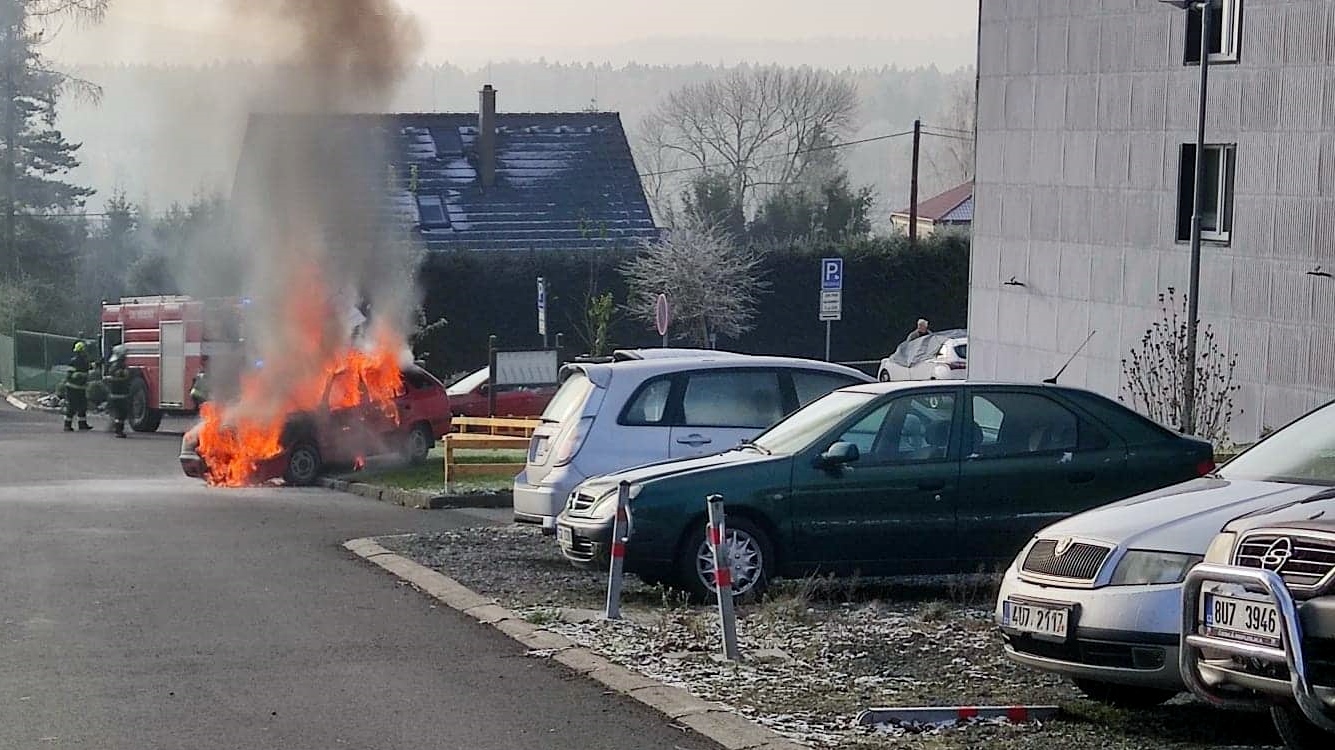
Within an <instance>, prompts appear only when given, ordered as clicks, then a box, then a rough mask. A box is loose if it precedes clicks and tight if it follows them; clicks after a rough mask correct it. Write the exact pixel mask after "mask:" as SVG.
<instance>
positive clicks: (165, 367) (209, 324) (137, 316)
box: [101, 296, 244, 432]
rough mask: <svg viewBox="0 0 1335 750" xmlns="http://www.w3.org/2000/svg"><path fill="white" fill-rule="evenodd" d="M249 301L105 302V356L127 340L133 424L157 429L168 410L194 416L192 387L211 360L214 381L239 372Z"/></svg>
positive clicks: (213, 386) (125, 299)
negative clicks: (224, 374)
mask: <svg viewBox="0 0 1335 750" xmlns="http://www.w3.org/2000/svg"><path fill="white" fill-rule="evenodd" d="M243 307H244V302H243V301H240V300H236V299H194V298H191V297H183V296H155V297H123V298H121V300H120V301H119V302H103V303H102V342H101V344H102V356H103V357H104V358H105V357H109V356H110V355H111V348H112V347H114V346H116V345H117V344H124V345H125V348H126V361H127V364H128V365H129V368H130V374H131V380H130V426H131V427H132V428H133V429H134V430H135V431H137V432H152V431H154V430H156V429H157V428H158V425H159V424H160V423H161V422H162V415H163V414H194V413H195V412H196V408H195V403H194V401H193V400H192V399H191V398H190V386H191V384H192V383H193V382H194V379H195V375H196V374H197V373H198V372H199V371H200V369H201V367H202V366H203V358H208V376H207V377H208V380H209V386H210V388H211V389H212V390H213V391H214V392H216V391H217V386H218V380H219V378H218V376H219V375H221V374H223V373H229V372H230V373H234V372H236V371H237V368H238V367H239V365H240V362H241V357H242V356H243V350H242V338H241V318H242V310H243Z"/></svg>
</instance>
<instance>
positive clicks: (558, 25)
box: [50, 0, 978, 66]
mask: <svg viewBox="0 0 1335 750" xmlns="http://www.w3.org/2000/svg"><path fill="white" fill-rule="evenodd" d="M399 4H400V6H401V7H402V8H404V9H405V10H407V11H408V12H410V13H412V14H413V15H415V16H416V17H417V18H418V19H419V21H420V23H421V28H422V31H423V34H424V37H425V41H426V45H425V50H424V54H423V58H424V61H428V62H455V63H459V64H462V65H465V66H467V65H480V64H484V63H485V62H487V61H488V60H498V61H499V60H506V59H515V58H536V57H539V56H546V57H547V58H549V59H553V60H558V59H560V60H565V59H588V60H592V61H600V60H599V59H598V58H599V57H600V56H601V57H603V58H606V59H612V58H616V57H621V58H624V57H627V56H628V55H632V54H633V47H634V44H633V43H634V42H637V41H639V40H646V39H662V38H678V37H705V36H708V37H727V38H730V39H735V40H738V41H743V40H765V41H770V42H796V41H800V40H806V39H812V38H823V39H824V40H826V41H828V40H829V39H830V38H847V39H852V38H859V39H886V40H893V39H901V40H926V39H931V38H936V37H943V36H959V35H969V36H972V35H973V34H974V33H975V31H976V28H977V12H978V10H977V9H978V0H932V1H931V2H922V1H921V0H671V1H670V2H665V1H664V0H500V1H499V2H486V1H483V2H479V1H478V0H470V1H469V2H457V1H456V0H399ZM227 5H228V0H186V1H183V0H111V8H110V11H109V13H108V17H107V20H106V22H105V23H104V24H103V25H102V26H101V27H99V28H89V29H84V28H65V29H63V30H62V32H61V34H60V35H59V36H58V37H57V39H56V41H55V42H54V43H53V44H52V47H51V50H50V51H51V53H52V54H53V56H55V57H57V58H58V59H62V60H64V61H66V62H73V63H92V62H169V63H183V62H192V61H193V62H207V61H208V60H209V59H216V58H218V57H246V56H254V52H253V51H252V50H254V49H255V44H254V43H253V42H246V41H245V40H244V38H243V37H241V36H240V35H239V34H238V32H237V31H236V30H235V25H234V24H231V23H229V21H228V19H229V14H228V12H227V10H226V8H227ZM628 47H629V48H630V49H627V48H628ZM706 49H707V48H706ZM657 52H659V53H660V54H659V55H656V56H661V49H659V50H657ZM681 54H683V55H691V54H696V52H695V51H694V50H692V49H691V48H683V49H682V52H681ZM719 54H723V51H722V50H720V51H719ZM690 61H692V60H679V61H677V62H690ZM613 62H618V60H615V59H614V60H613ZM950 62H951V63H953V62H954V61H950Z"/></svg>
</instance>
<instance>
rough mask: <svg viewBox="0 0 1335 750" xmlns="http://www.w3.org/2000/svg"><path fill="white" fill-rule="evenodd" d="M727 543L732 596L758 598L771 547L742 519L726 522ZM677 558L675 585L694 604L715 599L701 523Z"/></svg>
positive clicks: (771, 555) (709, 554) (767, 572)
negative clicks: (730, 566) (693, 601)
mask: <svg viewBox="0 0 1335 750" xmlns="http://www.w3.org/2000/svg"><path fill="white" fill-rule="evenodd" d="M726 525H727V529H726V534H727V542H728V544H729V545H731V550H732V595H733V596H734V597H741V596H745V595H747V594H754V595H757V596H759V595H760V594H762V593H764V591H765V589H766V588H767V587H768V586H769V579H770V574H771V572H772V571H773V567H774V547H773V545H772V544H770V540H769V537H768V536H767V535H766V534H765V532H763V531H761V530H760V528H759V527H758V526H756V524H754V523H752V522H751V521H750V520H748V519H746V518H744V517H736V518H729V519H728V520H727V524H726ZM698 526H699V528H697V529H696V530H695V531H694V532H693V533H691V534H690V536H689V537H688V538H687V541H686V544H685V545H683V547H682V549H681V551H680V552H679V553H678V555H677V558H678V559H677V584H678V585H679V586H681V588H682V589H683V590H685V591H686V593H688V594H690V595H691V598H692V599H694V600H696V601H708V600H710V599H713V598H715V587H714V553H713V551H712V550H710V549H709V543H708V542H707V541H705V528H704V527H705V524H704V522H703V520H702V521H701V522H700V523H699V524H698Z"/></svg>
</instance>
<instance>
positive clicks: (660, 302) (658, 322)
mask: <svg viewBox="0 0 1335 750" xmlns="http://www.w3.org/2000/svg"><path fill="white" fill-rule="evenodd" d="M670 325H672V306H671V305H669V304H668V298H667V295H666V294H660V295H658V298H657V299H655V300H654V327H655V328H657V329H658V335H659V336H662V337H663V346H664V347H667V332H668V326H670Z"/></svg>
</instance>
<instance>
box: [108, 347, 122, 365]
mask: <svg viewBox="0 0 1335 750" xmlns="http://www.w3.org/2000/svg"><path fill="white" fill-rule="evenodd" d="M125 354H126V349H125V344H117V345H115V346H113V347H111V359H110V360H109V361H110V362H113V363H114V362H123V361H125Z"/></svg>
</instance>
